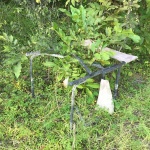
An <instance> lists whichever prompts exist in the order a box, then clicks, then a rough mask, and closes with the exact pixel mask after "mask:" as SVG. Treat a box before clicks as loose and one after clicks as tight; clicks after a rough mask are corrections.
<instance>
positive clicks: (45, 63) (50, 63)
mask: <svg viewBox="0 0 150 150" xmlns="http://www.w3.org/2000/svg"><path fill="white" fill-rule="evenodd" d="M43 65H44V66H46V67H55V66H57V65H56V64H55V63H53V62H50V61H46V62H44V63H43Z"/></svg>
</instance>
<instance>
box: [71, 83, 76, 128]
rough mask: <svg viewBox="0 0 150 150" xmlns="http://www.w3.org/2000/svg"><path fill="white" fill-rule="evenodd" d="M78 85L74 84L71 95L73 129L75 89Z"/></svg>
mask: <svg viewBox="0 0 150 150" xmlns="http://www.w3.org/2000/svg"><path fill="white" fill-rule="evenodd" d="M76 88H77V85H74V86H73V88H72V95H71V111H70V130H72V129H73V114H74V105H75V91H76Z"/></svg>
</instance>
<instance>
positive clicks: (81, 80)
mask: <svg viewBox="0 0 150 150" xmlns="http://www.w3.org/2000/svg"><path fill="white" fill-rule="evenodd" d="M40 55H42V56H44V55H48V56H53V57H58V58H64V56H61V55H57V54H47V53H40V52H39V51H37V52H30V53H26V56H29V57H30V80H31V94H32V97H33V98H34V97H35V92H34V78H33V59H34V58H35V57H37V56H40ZM74 57H75V58H76V59H77V60H78V61H79V62H80V64H81V66H82V67H83V68H84V69H85V71H86V72H87V75H86V76H84V77H82V78H79V79H77V80H74V81H71V82H69V83H68V85H69V86H73V88H72V96H71V110H70V129H71V130H72V128H73V115H74V108H75V90H76V88H77V86H78V85H80V84H82V83H84V82H86V80H87V79H90V78H93V77H96V76H98V75H101V76H102V77H101V78H103V79H104V78H105V75H106V74H107V73H110V72H112V71H114V70H118V71H117V74H116V81H115V90H114V99H116V97H117V94H118V85H119V79H120V70H121V67H122V66H123V65H124V64H126V62H120V63H118V64H115V65H112V66H109V67H106V68H104V67H103V66H101V64H99V63H93V64H92V65H91V66H94V67H96V68H98V70H97V71H94V72H92V71H91V69H90V68H89V67H88V66H87V65H86V64H85V63H84V62H83V60H82V59H81V58H79V57H78V56H75V55H74ZM78 113H79V110H78ZM79 114H80V113H79ZM80 116H81V114H80Z"/></svg>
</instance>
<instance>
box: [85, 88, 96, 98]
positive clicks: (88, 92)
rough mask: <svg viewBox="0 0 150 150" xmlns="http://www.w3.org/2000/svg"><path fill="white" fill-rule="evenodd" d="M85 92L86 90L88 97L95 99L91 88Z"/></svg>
mask: <svg viewBox="0 0 150 150" xmlns="http://www.w3.org/2000/svg"><path fill="white" fill-rule="evenodd" d="M85 90H86V93H87V95H88V96H89V97H91V98H93V99H94V95H93V93H92V91H91V90H89V88H86V89H85Z"/></svg>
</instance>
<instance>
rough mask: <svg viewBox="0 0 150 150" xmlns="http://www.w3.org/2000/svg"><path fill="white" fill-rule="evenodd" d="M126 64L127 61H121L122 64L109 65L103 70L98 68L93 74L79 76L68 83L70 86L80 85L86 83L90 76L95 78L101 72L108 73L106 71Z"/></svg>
mask: <svg viewBox="0 0 150 150" xmlns="http://www.w3.org/2000/svg"><path fill="white" fill-rule="evenodd" d="M124 64H125V62H121V63H120V64H115V65H113V66H110V67H107V68H104V69H101V70H98V71H95V72H92V73H91V74H89V75H86V76H85V77H83V78H79V79H77V80H74V81H72V82H69V83H68V85H70V86H73V85H79V84H81V83H84V82H85V81H86V80H87V79H90V78H93V77H95V76H97V75H100V74H106V73H109V72H112V71H114V70H116V69H118V68H120V67H122V66H123V65H124Z"/></svg>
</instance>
